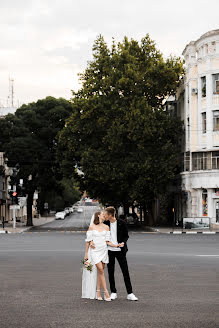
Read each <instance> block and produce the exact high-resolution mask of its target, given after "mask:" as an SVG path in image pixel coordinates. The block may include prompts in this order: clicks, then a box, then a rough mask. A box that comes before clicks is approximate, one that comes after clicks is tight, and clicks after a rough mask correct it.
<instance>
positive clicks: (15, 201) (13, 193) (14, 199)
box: [9, 191, 18, 205]
mask: <svg viewBox="0 0 219 328" xmlns="http://www.w3.org/2000/svg"><path fill="white" fill-rule="evenodd" d="M9 194H10V196H11V200H12V204H13V205H15V204H18V195H17V191H10V192H9Z"/></svg>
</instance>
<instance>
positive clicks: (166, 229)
mask: <svg viewBox="0 0 219 328" xmlns="http://www.w3.org/2000/svg"><path fill="white" fill-rule="evenodd" d="M151 230H152V232H156V233H168V234H182V233H183V234H184V233H186V234H197V233H203V234H215V233H219V227H216V228H210V229H183V228H181V227H156V228H155V227H153V228H152V227H151Z"/></svg>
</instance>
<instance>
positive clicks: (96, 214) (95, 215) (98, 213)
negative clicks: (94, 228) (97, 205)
mask: <svg viewBox="0 0 219 328" xmlns="http://www.w3.org/2000/svg"><path fill="white" fill-rule="evenodd" d="M100 214H101V212H96V213H95V214H94V224H96V225H98V224H99V223H100V219H99V215H100Z"/></svg>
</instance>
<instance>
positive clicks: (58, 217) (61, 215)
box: [55, 211, 66, 220]
mask: <svg viewBox="0 0 219 328" xmlns="http://www.w3.org/2000/svg"><path fill="white" fill-rule="evenodd" d="M65 217H66V213H65V211H61V212H57V213H56V214H55V219H56V220H65Z"/></svg>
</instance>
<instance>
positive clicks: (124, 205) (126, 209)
mask: <svg viewBox="0 0 219 328" xmlns="http://www.w3.org/2000/svg"><path fill="white" fill-rule="evenodd" d="M123 208H124V215H127V214H129V204H128V203H124V204H123Z"/></svg>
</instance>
